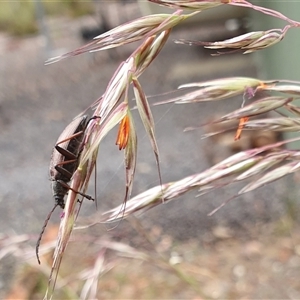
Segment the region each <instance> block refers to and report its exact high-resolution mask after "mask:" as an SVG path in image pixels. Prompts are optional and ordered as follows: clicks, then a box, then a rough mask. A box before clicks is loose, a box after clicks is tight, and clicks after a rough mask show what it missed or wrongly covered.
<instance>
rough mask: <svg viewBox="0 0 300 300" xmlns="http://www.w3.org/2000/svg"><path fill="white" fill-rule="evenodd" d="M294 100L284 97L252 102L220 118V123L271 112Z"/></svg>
mask: <svg viewBox="0 0 300 300" xmlns="http://www.w3.org/2000/svg"><path fill="white" fill-rule="evenodd" d="M293 100H294V98H284V97H266V98H263V99H259V100H257V101H254V102H252V103H251V104H249V105H246V106H244V107H242V108H240V109H237V110H235V111H233V112H232V113H229V114H227V115H225V116H223V117H221V118H220V121H221V122H222V121H228V120H232V119H240V118H243V117H251V116H257V115H261V114H264V113H266V112H270V111H272V110H275V109H277V108H280V107H282V106H284V105H286V104H287V103H289V102H291V101H293ZM216 122H218V121H216Z"/></svg>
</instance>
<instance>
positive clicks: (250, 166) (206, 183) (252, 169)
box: [101, 137, 300, 222]
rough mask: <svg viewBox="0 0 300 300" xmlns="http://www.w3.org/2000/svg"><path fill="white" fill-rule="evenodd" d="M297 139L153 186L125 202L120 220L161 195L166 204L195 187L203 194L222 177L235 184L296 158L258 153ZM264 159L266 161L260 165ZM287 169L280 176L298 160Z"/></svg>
mask: <svg viewBox="0 0 300 300" xmlns="http://www.w3.org/2000/svg"><path fill="white" fill-rule="evenodd" d="M299 139H300V138H299V137H298V138H295V139H291V140H288V141H283V142H278V143H276V144H272V145H268V146H264V147H260V148H256V149H251V150H247V151H242V152H239V153H237V154H234V155H232V156H230V157H228V158H227V159H225V160H223V161H221V162H220V163H218V164H216V165H215V166H213V167H211V168H209V169H207V170H205V171H203V172H201V173H198V174H194V175H191V176H188V177H185V178H183V179H181V180H178V181H175V182H169V183H166V184H163V185H162V186H155V187H153V188H151V189H149V190H147V191H145V192H143V193H141V194H139V195H137V196H135V197H133V198H131V199H130V200H129V201H128V202H127V206H126V209H125V211H124V214H123V217H125V218H126V217H128V216H129V215H131V214H134V213H136V212H140V213H141V212H145V211H147V210H148V209H151V208H152V207H155V206H157V205H159V204H161V203H162V201H161V197H162V195H163V196H164V200H165V201H166V202H167V201H170V200H173V199H175V198H176V197H178V196H180V195H182V194H184V193H186V192H188V191H190V190H192V189H195V188H198V189H199V188H200V192H201V193H203V194H204V193H206V192H209V191H213V190H214V189H216V188H219V187H220V186H222V184H221V185H220V184H217V182H218V180H220V179H222V178H226V177H231V179H230V182H231V183H233V182H235V181H239V180H243V179H246V178H248V177H250V176H254V175H257V174H263V172H264V171H266V170H268V169H269V168H271V167H272V166H274V165H276V164H279V163H281V162H283V161H285V160H287V159H289V158H290V157H293V158H294V159H297V157H298V156H299V153H298V152H296V153H295V152H286V151H282V150H279V151H278V152H277V153H273V154H270V155H269V156H268V155H267V156H265V155H262V154H263V153H264V152H266V151H270V150H271V149H275V148H278V147H280V146H282V145H284V144H286V143H289V142H293V141H297V140H299ZM265 160H266V162H264V161H265ZM288 166H289V167H288V171H286V170H281V173H280V174H281V177H282V176H284V175H287V174H288V173H291V172H295V171H296V170H298V168H299V167H300V163H299V162H298V161H296V162H295V160H294V161H293V162H292V163H290V165H289V164H288ZM280 168H281V167H279V168H277V170H279V171H280ZM279 171H277V173H276V176H277V177H278V178H279V176H278V175H277V174H278V172H279ZM272 172H274V171H271V172H270V174H269V173H268V174H269V175H268V176H267V178H266V180H265V181H264V182H262V181H258V182H257V181H255V183H254V184H255V185H256V186H254V184H253V185H251V186H249V187H248V186H247V189H248V188H249V191H250V188H251V190H253V189H255V188H258V187H259V186H261V185H263V184H265V183H267V182H270V181H272V180H275V179H276V178H277V177H276V176H274V175H273V173H272ZM240 174H241V175H240ZM232 176H235V177H233V178H232ZM227 184H228V183H227ZM227 184H225V185H227ZM246 191H248V190H246V189H245V190H242V192H243V193H245V192H246ZM235 197H237V196H235ZM228 201H229V200H228ZM223 205H224V204H223ZM223 205H222V206H223ZM120 209H121V206H118V207H115V208H114V209H112V210H109V211H107V212H105V213H104V214H103V219H102V220H101V221H102V222H114V221H118V220H119V219H120V218H119V217H118V214H119V211H120ZM218 209H219V208H218ZM218 209H217V210H218Z"/></svg>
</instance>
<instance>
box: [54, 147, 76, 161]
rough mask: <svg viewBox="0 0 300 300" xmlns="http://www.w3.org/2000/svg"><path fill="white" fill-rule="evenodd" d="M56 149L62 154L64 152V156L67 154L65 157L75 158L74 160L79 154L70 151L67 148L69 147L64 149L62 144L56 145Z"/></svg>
mask: <svg viewBox="0 0 300 300" xmlns="http://www.w3.org/2000/svg"><path fill="white" fill-rule="evenodd" d="M55 149H56V150H57V151H58V152H59V153H60V154H62V155H63V156H65V157H66V158H68V159H74V160H76V159H77V156H76V155H75V154H74V153H72V152H70V151H69V150H67V149H64V148H62V147H60V146H58V145H56V146H55Z"/></svg>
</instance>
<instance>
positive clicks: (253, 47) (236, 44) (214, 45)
mask: <svg viewBox="0 0 300 300" xmlns="http://www.w3.org/2000/svg"><path fill="white" fill-rule="evenodd" d="M289 28H290V26H288V25H287V26H286V27H285V28H284V29H271V30H268V31H254V32H249V33H246V34H243V35H240V36H237V37H234V38H231V39H228V40H224V41H220V42H201V41H191V40H184V39H180V40H176V41H175V43H177V44H186V45H190V46H191V45H196V46H204V47H205V48H208V49H215V50H218V49H235V50H241V51H243V53H244V54H248V53H252V52H255V51H257V50H261V49H265V48H268V47H270V46H273V45H274V44H276V43H278V42H280V41H281V40H282V39H283V38H284V36H285V34H286V32H287V30H288V29H289ZM231 52H232V51H231ZM225 53H226V52H217V54H213V55H219V54H225Z"/></svg>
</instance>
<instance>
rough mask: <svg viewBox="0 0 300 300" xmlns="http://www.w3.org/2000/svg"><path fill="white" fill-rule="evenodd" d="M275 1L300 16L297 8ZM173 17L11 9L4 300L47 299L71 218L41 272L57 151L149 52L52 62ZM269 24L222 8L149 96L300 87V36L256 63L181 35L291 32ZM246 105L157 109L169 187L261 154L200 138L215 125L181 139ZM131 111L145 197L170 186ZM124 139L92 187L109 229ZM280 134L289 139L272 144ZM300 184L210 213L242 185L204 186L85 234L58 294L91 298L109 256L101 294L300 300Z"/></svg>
mask: <svg viewBox="0 0 300 300" xmlns="http://www.w3.org/2000/svg"><path fill="white" fill-rule="evenodd" d="M265 4H266V3H265V2H263V1H261V5H265ZM272 5H273V6H274V7H272V8H274V9H277V10H279V11H281V12H282V13H285V14H286V15H288V16H289V17H290V18H295V19H297V13H295V12H297V11H299V9H300V8H299V4H298V3H290V2H289V4H288V5H283V4H282V3H281V4H280V3H279V2H278V3H277V2H276V3H275V2H272ZM270 6H271V2H269V7H270ZM162 11H167V12H171V10H163V9H161V8H160V7H158V6H157V5H153V4H149V3H148V2H147V1H125V0H123V1H99V0H98V1H96V0H95V1H84V2H83V1H79V0H69V1H59V2H48V1H30V0H28V1H27V0H22V1H13V2H11V1H9V2H3V1H1V2H0V55H1V59H0V74H1V80H0V133H1V134H0V151H1V155H0V166H1V180H0V259H1V264H0V298H1V299H2V298H3V299H35V298H36V299H40V298H41V297H43V294H44V292H45V288H46V284H47V278H48V276H49V273H50V270H49V267H50V266H51V253H50V254H49V252H47V250H48V249H50V250H51V249H52V247H53V245H55V239H56V236H57V230H58V224H59V217H60V214H61V212H60V211H59V209H57V211H56V212H55V213H54V214H53V216H52V219H51V222H50V223H51V224H50V223H49V228H48V229H49V230H48V231H47V232H46V234H45V237H44V241H45V242H47V245H48V246H45V247H44V248H43V247H42V249H41V253H45V255H44V257H43V261H42V265H41V266H39V265H38V264H37V262H36V259H35V252H34V246H35V243H36V240H37V238H38V235H39V233H40V231H41V228H42V226H43V224H44V220H45V218H46V216H47V214H48V213H49V211H50V210H51V208H52V207H53V204H54V200H53V198H52V192H51V188H50V180H49V175H48V169H49V161H50V156H51V152H52V149H53V147H54V145H55V143H56V140H57V138H58V136H59V135H60V133H61V132H62V130H63V129H64V128H65V126H66V125H67V124H69V123H70V121H71V120H72V119H73V118H74V117H75V116H76V115H78V114H79V113H80V112H82V111H83V110H85V109H86V108H87V107H88V106H89V105H91V104H92V103H93V102H94V101H95V100H96V99H98V98H99V97H100V96H101V95H102V93H103V92H104V91H105V88H106V86H107V84H108V82H109V80H110V78H111V77H112V75H113V74H114V72H115V70H116V69H117V67H118V65H119V64H120V63H121V62H122V61H123V60H126V58H127V57H128V56H129V55H130V54H131V53H132V52H133V51H134V49H135V48H136V45H137V44H130V45H127V46H123V47H121V48H117V49H113V50H110V51H102V52H98V53H91V54H84V55H80V56H76V57H72V58H69V59H66V60H63V61H61V62H59V63H55V64H52V65H47V66H45V64H44V63H45V61H46V60H47V59H48V58H51V57H54V56H57V55H60V54H63V53H66V52H68V51H71V50H74V49H76V48H77V47H79V46H81V45H84V44H85V43H87V42H89V41H90V40H91V39H92V38H93V37H95V36H97V35H99V34H101V33H103V32H105V31H107V30H109V29H111V28H113V27H115V26H117V25H120V24H122V23H124V22H128V21H130V20H132V19H134V18H138V17H140V16H142V15H145V14H151V13H159V12H162ZM295 14H296V16H295ZM270 19H271V18H269V17H266V16H263V15H261V14H258V13H253V12H251V11H250V10H247V9H242V8H237V7H227V6H226V7H225V6H222V7H220V8H215V9H212V10H209V11H207V12H203V13H201V14H200V15H199V17H198V16H197V17H195V18H194V19H193V20H191V21H189V22H186V23H184V24H183V25H180V26H179V27H178V28H176V29H175V30H174V31H173V33H172V36H171V38H170V39H169V41H168V43H167V45H166V46H165V48H164V49H163V50H162V52H161V53H160V55H159V56H158V57H157V59H156V60H155V61H154V62H153V64H152V65H151V66H150V67H149V69H148V70H147V71H146V72H145V73H144V74H143V75H142V76H141V79H140V80H141V84H142V86H143V88H144V90H145V92H146V94H147V95H156V96H155V97H150V98H149V100H150V102H153V103H154V102H157V101H161V100H164V99H168V97H170V95H165V96H164V97H162V96H157V95H159V94H161V93H166V92H169V91H172V90H175V89H177V87H178V86H179V85H180V84H184V83H188V82H195V81H203V80H209V79H214V78H220V77H228V76H250V77H258V78H260V79H275V78H276V79H278V78H282V79H294V80H300V78H299V77H300V75H299V72H298V70H299V66H297V64H299V61H298V60H297V59H296V57H297V49H299V45H298V44H297V43H299V38H297V36H293V35H292V34H294V32H292V33H291V34H290V35H288V36H287V39H286V40H284V41H283V42H281V43H280V44H278V45H275V46H274V47H272V48H271V49H270V50H264V51H262V52H260V53H258V54H251V55H242V54H230V55H226V56H218V57H211V53H212V52H211V51H209V50H207V49H203V48H202V47H196V46H193V47H189V46H184V45H176V44H175V43H173V40H174V39H177V38H186V39H197V40H201V41H215V40H223V39H226V38H230V37H234V36H236V35H239V34H243V33H246V32H248V31H251V30H253V28H255V29H256V30H258V29H259V30H264V29H270V28H277V27H282V24H281V22H279V23H276V22H275V21H274V19H272V20H271V21H270ZM296 34H297V33H296ZM298 36H299V33H298ZM171 95H172V94H171ZM133 104H134V103H133ZM240 105H241V99H239V98H236V99H229V100H225V101H220V102H216V103H209V102H207V103H195V104H187V105H178V104H176V105H174V104H171V105H162V106H155V107H153V109H152V112H153V116H154V119H155V124H156V137H157V142H158V146H159V150H160V160H161V173H162V180H163V182H169V181H175V180H179V179H181V178H183V177H185V176H188V175H191V174H194V173H199V172H201V171H203V170H205V169H206V168H208V167H210V166H212V165H213V164H215V163H216V162H218V161H220V160H222V159H224V158H226V157H228V156H229V155H231V154H233V153H235V152H237V151H240V150H245V149H247V148H248V147H254V146H255V145H256V144H255V143H256V139H257V138H259V137H257V136H252V135H244V137H243V138H242V139H241V141H240V142H239V143H238V144H234V132H233V133H232V134H231V135H229V136H226V137H225V138H224V139H223V138H222V139H221V138H220V139H218V138H217V139H211V140H210V139H205V140H203V139H202V138H201V136H202V135H203V134H204V133H205V132H206V130H209V128H203V129H200V130H197V131H192V132H183V130H184V129H185V128H186V127H189V126H197V125H200V124H203V123H204V122H205V121H208V120H212V119H213V118H216V117H218V116H220V115H221V114H224V113H227V112H230V111H231V110H232V109H236V108H238V107H240ZM133 116H134V118H135V123H136V126H137V133H138V147H139V153H138V162H137V172H136V177H135V182H134V189H133V195H136V194H138V193H141V192H143V191H145V190H146V189H149V188H151V187H153V186H155V185H158V184H159V178H158V171H157V167H156V163H155V158H154V154H153V152H152V150H151V145H150V143H149V140H148V138H147V137H146V134H145V131H144V129H143V126H142V124H141V122H140V119H139V115H138V113H137V112H136V111H133ZM116 135H117V131H116V130H113V131H112V132H111V134H110V135H109V136H108V137H107V138H106V139H105V140H104V143H102V145H101V147H100V151H99V158H98V165H97V176H96V180H95V182H94V183H93V182H91V186H90V191H89V194H91V195H93V194H94V189H95V185H96V187H97V195H96V197H97V207H96V206H95V204H94V203H92V202H89V201H84V205H83V207H82V210H81V212H80V216H79V219H78V224H77V225H79V226H81V225H88V224H92V223H94V222H97V220H99V218H100V215H101V213H102V212H104V211H106V210H107V209H110V208H113V207H115V206H116V205H119V204H120V203H121V202H122V201H123V197H124V191H125V180H124V177H125V172H124V167H123V153H122V152H120V151H119V150H118V148H117V147H116V146H115V139H116ZM278 138H280V139H282V138H284V137H282V136H281V137H277V136H276V137H274V136H271V137H269V136H268V137H267V138H266V140H267V142H272V141H274V139H278ZM298 183H299V178H298V177H297V176H296V175H295V176H289V177H285V178H284V179H282V180H280V181H277V182H275V183H273V184H270V185H268V186H266V187H263V188H260V189H259V190H257V191H255V192H252V193H249V194H246V195H244V196H242V197H239V198H237V199H235V200H233V201H231V202H230V203H229V204H227V205H226V206H225V207H224V208H222V209H221V210H220V211H219V212H218V213H216V214H214V215H213V216H211V217H208V216H207V214H208V213H210V212H211V211H212V210H213V209H214V208H216V207H217V206H218V205H220V204H221V203H222V202H223V201H224V200H226V199H228V198H230V197H232V196H233V195H235V194H236V193H237V191H238V190H239V188H241V187H242V186H243V185H240V184H237V185H234V186H232V187H229V188H228V187H227V188H226V189H220V190H218V191H215V192H213V193H210V194H207V195H204V196H202V197H196V196H197V191H194V192H189V193H187V194H185V195H184V196H182V197H179V198H178V199H176V200H174V201H171V202H170V203H167V204H165V205H160V206H158V207H156V208H154V209H152V210H150V211H148V212H147V213H145V214H143V215H142V216H140V217H138V218H136V219H134V218H131V219H130V220H129V221H127V220H124V221H122V222H121V223H120V224H117V225H118V226H113V225H111V226H109V227H107V226H105V225H101V224H98V225H95V226H93V227H92V228H88V229H82V230H77V231H76V232H74V235H73V240H72V242H71V243H70V245H69V247H68V251H67V253H66V254H65V258H64V261H63V264H62V267H61V274H60V275H61V277H62V278H59V279H58V284H57V286H58V287H57V293H58V294H57V297H58V298H64V299H75V298H79V295H80V291H82V287H83V285H84V283H85V282H86V280H87V278H88V276H87V275H86V274H89V273H88V271H89V272H92V271H91V270H93V267H94V266H95V262H96V261H97V260H99V258H103V259H104V262H103V266H102V267H103V268H102V269H101V272H100V271H99V273H101V276H99V283H98V294H97V295H98V298H99V299H101V298H103V299H117V298H118V299H142V298H145V299H162V298H166V299H167V298H168V299H172V298H178V299H179V298H180V299H185V298H186V299H187V298H188V299H206V298H214V299H219V298H235V299H254V298H255V299H267V298H268V299H278V298H284V299H297V298H300V283H299V280H298V278H299V275H300V271H299V267H300V234H299V230H298V229H299V217H298V215H299V199H298V196H299V195H298V194H299V193H298V192H297V189H296V187H297V185H298ZM114 227H115V228H114ZM124 245H128V246H130V247H131V248H125V247H124ZM124 257H125V258H124ZM126 257H127V258H126ZM74 262H76V264H74ZM83 271H85V272H86V273H84V272H83ZM80 297H81V298H84V296H83V295H81V296H80ZM54 298H55V297H54ZM58 298H57V299H58Z"/></svg>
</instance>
